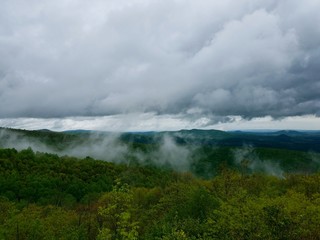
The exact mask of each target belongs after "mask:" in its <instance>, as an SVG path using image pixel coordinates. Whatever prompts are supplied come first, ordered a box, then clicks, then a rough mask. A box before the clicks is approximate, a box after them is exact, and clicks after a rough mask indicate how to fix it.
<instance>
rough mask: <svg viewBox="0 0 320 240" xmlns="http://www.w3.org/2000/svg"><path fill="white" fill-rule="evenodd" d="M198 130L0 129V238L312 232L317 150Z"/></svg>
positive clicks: (315, 231)
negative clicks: (237, 140) (225, 141)
mask: <svg viewBox="0 0 320 240" xmlns="http://www.w3.org/2000/svg"><path fill="white" fill-rule="evenodd" d="M200 133H201V135H202V137H203V139H202V141H199V136H198V137H197V138H194V135H193V136H192V135H190V134H193V133H192V132H184V133H183V134H187V135H188V136H186V135H184V137H182V135H179V137H178V136H175V137H174V136H172V135H171V136H170V134H169V135H168V134H167V133H161V134H158V135H156V136H153V137H152V138H150V133H143V134H141V133H136V134H132V133H130V134H126V135H121V136H114V135H112V136H111V137H110V133H103V134H102V133H90V132H67V133H55V132H50V131H45V130H42V131H23V130H7V129H6V130H4V131H1V136H0V144H1V147H2V148H0V239H9V240H10V239H320V228H319V222H320V185H319V182H320V173H319V169H320V167H319V165H320V161H319V154H318V153H316V152H311V151H295V150H289V149H282V148H267V147H254V146H252V145H243V146H241V147H239V146H217V145H212V144H209V141H211V140H210V136H211V137H212V134H218V135H216V139H221V138H224V137H226V135H228V134H225V133H221V132H200ZM152 134H154V133H152ZM179 134H180V133H179ZM146 138H149V140H148V141H145V140H146ZM213 138H214V137H213ZM139 139H140V140H139ZM191 140H192V141H191ZM14 145H15V146H16V148H17V149H16V148H13V146H14ZM10 146H12V147H11V148H8V147H10ZM97 153H98V154H97ZM94 154H97V155H94ZM75 156H77V157H75ZM95 156H98V157H99V158H98V159H95V158H94V157H95ZM99 159H100V160H99Z"/></svg>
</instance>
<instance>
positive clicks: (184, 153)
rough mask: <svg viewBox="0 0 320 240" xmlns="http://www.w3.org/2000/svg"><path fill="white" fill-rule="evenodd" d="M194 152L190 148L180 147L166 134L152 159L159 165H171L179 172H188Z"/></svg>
mask: <svg viewBox="0 0 320 240" xmlns="http://www.w3.org/2000/svg"><path fill="white" fill-rule="evenodd" d="M192 150H193V149H191V148H190V147H186V146H182V145H178V144H177V143H176V142H175V140H174V138H173V137H171V136H169V135H168V134H165V135H164V136H163V137H162V139H161V142H160V145H159V148H158V149H157V150H156V151H154V152H153V153H152V155H151V157H152V158H153V159H154V160H153V161H154V162H155V163H156V164H157V165H160V166H165V165H169V166H171V167H172V168H173V169H175V170H177V171H187V170H189V169H190V164H191V155H192Z"/></svg>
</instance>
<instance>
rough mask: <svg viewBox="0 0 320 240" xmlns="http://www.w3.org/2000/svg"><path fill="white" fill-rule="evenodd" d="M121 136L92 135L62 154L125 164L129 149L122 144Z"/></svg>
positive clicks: (111, 134)
mask: <svg viewBox="0 0 320 240" xmlns="http://www.w3.org/2000/svg"><path fill="white" fill-rule="evenodd" d="M119 136H120V134H118V133H108V134H105V133H90V135H89V138H88V140H87V141H84V142H82V143H80V144H74V145H73V146H71V147H68V148H67V149H65V150H63V151H62V153H63V154H64V155H70V156H75V157H79V158H81V157H85V156H90V157H92V158H95V159H100V160H105V161H109V162H115V163H120V162H124V161H125V160H126V159H125V156H126V154H127V152H128V147H127V145H125V144H123V143H121V142H120V140H119Z"/></svg>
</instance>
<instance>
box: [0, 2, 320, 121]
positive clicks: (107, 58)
mask: <svg viewBox="0 0 320 240" xmlns="http://www.w3.org/2000/svg"><path fill="white" fill-rule="evenodd" d="M319 10H320V2H318V1H314V0H306V1H298V0H292V1H266V0H263V1H254V0H241V1H236V2H235V1H231V0H227V1H216V0H215V1H180V0H177V1H167V0H164V1H163V0H161V1H160V0H151V1H145V0H133V1H130V2H128V1H122V0H121V1H119V0H117V1H115V0H112V1H101V0H93V1H62V0H57V1H49V0H44V1H41V2H39V1H35V0H31V1H22V0H4V1H1V3H0V56H1V59H0V109H1V111H0V118H8V117H13V118H14V117H36V118H38V117H42V118H46V117H58V118H59V117H68V116H97V115H114V114H126V113H131V112H144V113H147V112H156V113H157V114H159V115H162V114H171V115H179V116H181V115H185V116H186V117H190V118H192V117H193V115H197V117H198V116H200V117H201V116H209V117H211V118H213V119H214V118H217V116H219V117H218V118H219V119H220V118H221V119H224V118H225V117H226V116H229V115H239V116H242V117H243V118H252V117H263V116H271V117H274V118H281V117H286V116H300V115H306V114H313V115H318V116H319V115H320V112H319V109H320V81H319V75H320V47H319V42H320V30H319V29H320V15H319ZM195 109H196V111H195ZM192 113H193V114H192Z"/></svg>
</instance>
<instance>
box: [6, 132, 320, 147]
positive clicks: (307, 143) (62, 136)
mask: <svg viewBox="0 0 320 240" xmlns="http://www.w3.org/2000/svg"><path fill="white" fill-rule="evenodd" d="M0 130H1V131H5V132H6V135H4V134H2V135H0V144H1V141H2V142H3V141H6V139H7V137H8V136H7V135H8V134H9V133H15V134H19V136H24V137H26V138H32V139H38V140H39V141H41V142H44V143H46V144H49V145H53V146H59V147H58V148H59V149H62V148H63V147H64V146H65V145H70V144H75V143H78V142H82V143H83V142H84V141H88V140H89V138H90V135H91V134H95V136H100V137H103V136H106V135H109V134H112V133H110V132H103V131H90V130H82V129H79V130H69V131H64V132H54V131H50V130H48V129H41V130H38V131H36V130H33V131H28V130H21V129H7V128H0ZM164 136H169V137H171V138H173V139H174V140H175V141H176V142H177V143H178V144H182V145H203V146H228V147H239V146H244V145H252V146H255V147H267V148H278V149H291V150H300V151H315V152H320V131H293V130H279V131H274V132H271V131H267V132H261V131H259V132H246V131H231V132H225V131H220V130H200V129H191V130H180V131H163V132H124V133H120V134H119V140H120V141H123V142H124V143H140V144H157V143H159V142H161V141H162V139H163V137H164Z"/></svg>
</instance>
